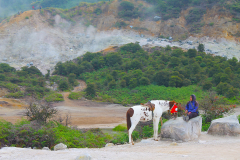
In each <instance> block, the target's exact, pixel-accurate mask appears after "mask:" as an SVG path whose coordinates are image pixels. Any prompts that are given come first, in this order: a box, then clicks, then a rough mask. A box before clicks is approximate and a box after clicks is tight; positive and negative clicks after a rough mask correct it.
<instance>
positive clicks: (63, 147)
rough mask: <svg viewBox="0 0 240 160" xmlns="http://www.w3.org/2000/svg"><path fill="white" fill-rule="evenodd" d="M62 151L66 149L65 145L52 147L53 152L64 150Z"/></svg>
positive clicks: (60, 144)
mask: <svg viewBox="0 0 240 160" xmlns="http://www.w3.org/2000/svg"><path fill="white" fill-rule="evenodd" d="M64 149H67V145H65V144H63V143H59V144H57V145H56V146H54V151H57V150H64Z"/></svg>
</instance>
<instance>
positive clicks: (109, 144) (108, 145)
mask: <svg viewBox="0 0 240 160" xmlns="http://www.w3.org/2000/svg"><path fill="white" fill-rule="evenodd" d="M112 146H114V144H113V143H107V144H106V145H105V147H112Z"/></svg>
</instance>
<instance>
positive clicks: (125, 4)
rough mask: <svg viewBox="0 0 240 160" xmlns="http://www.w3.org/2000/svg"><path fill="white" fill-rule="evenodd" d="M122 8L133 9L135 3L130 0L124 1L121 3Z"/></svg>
mask: <svg viewBox="0 0 240 160" xmlns="http://www.w3.org/2000/svg"><path fill="white" fill-rule="evenodd" d="M120 9H121V10H133V9H134V4H133V3H131V2H128V1H123V2H121V3H120Z"/></svg>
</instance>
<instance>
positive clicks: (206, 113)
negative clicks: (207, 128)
mask: <svg viewBox="0 0 240 160" xmlns="http://www.w3.org/2000/svg"><path fill="white" fill-rule="evenodd" d="M199 104H201V105H200V107H201V108H202V109H203V118H204V120H205V122H206V123H207V122H211V121H212V120H213V119H216V118H219V117H223V115H224V114H228V113H232V112H233V109H234V108H235V107H236V105H230V106H226V98H224V97H219V96H217V95H216V93H215V92H213V91H209V92H208V94H207V95H206V96H205V97H204V98H203V99H202V100H200V101H199Z"/></svg>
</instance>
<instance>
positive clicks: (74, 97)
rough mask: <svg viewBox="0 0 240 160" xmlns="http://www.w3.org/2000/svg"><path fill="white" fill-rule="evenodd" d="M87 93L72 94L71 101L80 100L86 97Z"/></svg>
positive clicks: (70, 95)
mask: <svg viewBox="0 0 240 160" xmlns="http://www.w3.org/2000/svg"><path fill="white" fill-rule="evenodd" d="M84 94H85V92H71V93H70V94H69V96H68V98H69V99H72V100H78V99H81V98H82V97H83V96H84Z"/></svg>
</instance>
